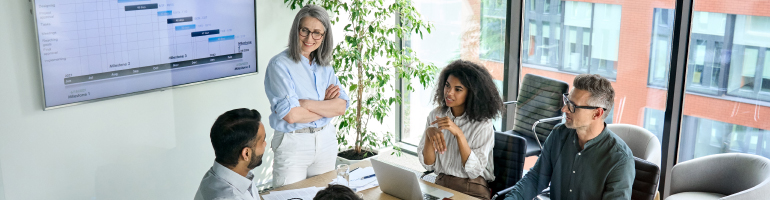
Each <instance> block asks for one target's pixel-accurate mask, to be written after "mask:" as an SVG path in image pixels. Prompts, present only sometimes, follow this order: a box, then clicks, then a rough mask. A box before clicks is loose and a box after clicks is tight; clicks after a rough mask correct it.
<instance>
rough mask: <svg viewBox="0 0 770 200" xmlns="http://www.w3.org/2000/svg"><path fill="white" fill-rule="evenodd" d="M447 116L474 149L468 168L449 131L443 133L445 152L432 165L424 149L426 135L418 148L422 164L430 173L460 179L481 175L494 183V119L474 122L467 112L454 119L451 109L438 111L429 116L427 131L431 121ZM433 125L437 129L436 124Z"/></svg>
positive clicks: (437, 109)
mask: <svg viewBox="0 0 770 200" xmlns="http://www.w3.org/2000/svg"><path fill="white" fill-rule="evenodd" d="M446 116H449V119H451V120H452V121H453V122H454V123H455V124H456V125H457V127H459V128H460V130H462V131H463V135H465V140H466V141H467V142H468V147H470V149H471V154H470V156H468V160H466V161H465V165H463V164H462V162H463V160H462V157H461V155H460V147H459V146H458V145H457V138H456V137H455V136H454V135H452V133H450V132H449V131H447V130H442V131H441V132H442V133H444V141H445V142H446V152H444V154H440V153H436V161H435V162H434V163H433V165H426V164H425V162H424V161H425V159H424V157H423V154H422V150H423V149H424V148H425V145H424V144H425V139H426V135H427V134H425V133H423V136H422V139H421V140H420V144H419V146H418V147H417V155H418V159H420V164H422V166H423V167H425V169H427V170H434V171H435V172H434V173H436V174H440V173H444V174H447V175H452V176H456V177H459V178H471V179H474V178H476V177H479V176H481V177H483V178H484V180H487V181H494V180H495V174H494V173H493V170H494V164H493V162H492V148H493V147H494V146H495V130H494V126H493V124H492V119H489V120H486V121H480V122H475V121H471V120H470V119H468V117H467V116H466V115H465V113H463V115H461V116H459V117H454V115H452V111H450V109H448V108H446V109H442V108H436V109H433V111H431V112H430V114H428V121H427V122H425V130H427V129H428V127H430V126H431V125H430V123H431V122H433V121H436V117H439V118H441V117H446ZM433 126H434V127H435V125H433ZM426 133H427V132H426Z"/></svg>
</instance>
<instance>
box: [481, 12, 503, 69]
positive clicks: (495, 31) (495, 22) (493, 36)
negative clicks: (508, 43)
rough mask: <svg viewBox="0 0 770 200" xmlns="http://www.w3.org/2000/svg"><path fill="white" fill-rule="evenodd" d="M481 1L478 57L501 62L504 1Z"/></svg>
mask: <svg viewBox="0 0 770 200" xmlns="http://www.w3.org/2000/svg"><path fill="white" fill-rule="evenodd" d="M481 3H482V5H481V7H482V9H481V38H480V39H479V40H480V42H481V48H480V51H479V57H480V58H481V59H484V60H490V61H497V62H503V59H504V56H505V55H504V54H505V23H506V21H505V18H506V16H505V14H506V8H507V7H506V3H505V1H503V0H489V1H482V2H481Z"/></svg>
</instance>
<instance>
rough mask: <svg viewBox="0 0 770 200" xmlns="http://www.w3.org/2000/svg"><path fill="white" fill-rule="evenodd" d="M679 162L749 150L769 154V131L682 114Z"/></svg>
mask: <svg viewBox="0 0 770 200" xmlns="http://www.w3.org/2000/svg"><path fill="white" fill-rule="evenodd" d="M682 127H683V132H682V138H681V141H680V142H681V143H682V148H681V150H680V152H679V161H680V162H683V161H687V160H691V159H694V158H698V157H702V156H707V155H712V154H719V153H750V154H755V155H760V156H765V157H770V148H768V146H767V144H768V143H769V142H770V141H768V140H770V131H768V130H763V129H758V128H752V127H747V126H742V125H737V124H730V123H726V122H721V121H716V120H710V119H704V118H699V117H693V116H687V115H685V117H684V121H683V124H682Z"/></svg>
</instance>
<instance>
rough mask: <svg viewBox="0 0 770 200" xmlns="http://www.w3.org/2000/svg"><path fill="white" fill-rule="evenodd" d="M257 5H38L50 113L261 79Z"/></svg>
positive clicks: (133, 0)
mask: <svg viewBox="0 0 770 200" xmlns="http://www.w3.org/2000/svg"><path fill="white" fill-rule="evenodd" d="M254 3H255V1H254V0H218V1H211V0H35V1H34V2H33V6H34V9H33V12H34V16H35V22H36V28H37V34H38V41H39V48H40V63H41V72H42V80H43V92H44V96H45V106H44V107H45V108H46V109H50V108H56V107H62V106H67V105H73V104H77V103H82V102H88V101H94V100H101V99H108V98H112V97H117V96H124V95H128V94H136V93H140V92H146V91H152V90H157V89H163V88H168V87H173V86H179V85H187V84H192V83H198V82H203V81H207V80H213V79H220V78H226V77H234V76H238V75H243V74H249V73H256V72H257V57H256V54H257V52H256V42H257V41H256V21H255V20H256V8H255V5H254Z"/></svg>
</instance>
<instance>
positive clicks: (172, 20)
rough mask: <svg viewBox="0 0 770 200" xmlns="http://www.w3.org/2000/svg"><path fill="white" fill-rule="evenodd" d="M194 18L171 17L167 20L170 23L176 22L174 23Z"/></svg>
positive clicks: (189, 20)
mask: <svg viewBox="0 0 770 200" xmlns="http://www.w3.org/2000/svg"><path fill="white" fill-rule="evenodd" d="M192 20H193V19H192V17H180V18H169V19H167V20H166V22H168V24H174V23H182V22H191V21H192Z"/></svg>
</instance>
